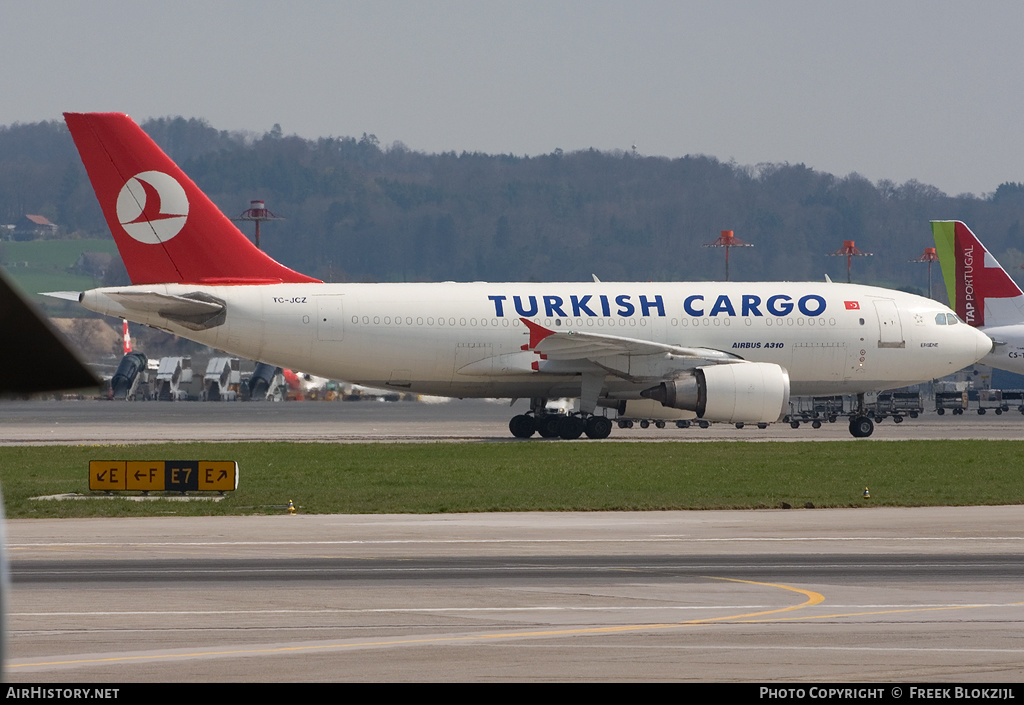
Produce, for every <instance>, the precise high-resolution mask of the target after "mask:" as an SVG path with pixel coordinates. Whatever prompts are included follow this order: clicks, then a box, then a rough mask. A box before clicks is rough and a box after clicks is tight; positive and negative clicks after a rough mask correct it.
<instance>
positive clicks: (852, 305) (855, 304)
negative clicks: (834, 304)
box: [844, 301, 860, 311]
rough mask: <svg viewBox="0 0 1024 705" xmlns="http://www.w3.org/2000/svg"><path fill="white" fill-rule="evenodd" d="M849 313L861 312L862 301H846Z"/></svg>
mask: <svg viewBox="0 0 1024 705" xmlns="http://www.w3.org/2000/svg"><path fill="white" fill-rule="evenodd" d="M844 303H845V304H846V310H847V311H859V310H860V301H845V302H844Z"/></svg>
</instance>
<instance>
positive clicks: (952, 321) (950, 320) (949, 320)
mask: <svg viewBox="0 0 1024 705" xmlns="http://www.w3.org/2000/svg"><path fill="white" fill-rule="evenodd" d="M959 322H960V319H959V318H957V317H956V316H954V315H953V314H952V313H947V314H946V324H947V325H951V326H952V325H956V324H957V323H959Z"/></svg>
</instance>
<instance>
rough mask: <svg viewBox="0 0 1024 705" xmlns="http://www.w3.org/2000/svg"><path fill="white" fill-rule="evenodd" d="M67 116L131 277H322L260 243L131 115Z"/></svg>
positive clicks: (207, 280) (259, 280) (226, 280)
mask: <svg viewBox="0 0 1024 705" xmlns="http://www.w3.org/2000/svg"><path fill="white" fill-rule="evenodd" d="M64 119H65V121H66V122H67V125H68V129H69V130H70V131H71V136H72V138H73V139H74V140H75V146H76V147H78V153H79V154H80V155H81V157H82V163H83V164H85V170H86V172H88V174H89V180H90V181H91V182H92V187H93V190H94V191H95V192H96V198H97V200H99V202H100V207H101V208H102V209H103V215H104V217H106V219H107V225H108V226H109V227H110V232H111V233H113V235H114V240H115V241H116V242H117V249H118V250H119V251H120V253H121V258H122V259H123V260H124V264H125V267H126V268H127V269H128V276H129V277H131V280H132V283H133V284H158V283H187V284H269V283H279V282H316V281H318V280H316V279H312V278H310V277H307V276H306V275H304V274H300V273H299V272H295V271H293V270H291V269H289V268H288V267H285V266H284V265H282V264H280V263H279V262H276V261H275V260H274V259H272V258H271V257H269V256H267V255H266V254H265V253H263V252H262V251H260V250H259V249H257V248H256V246H255V245H253V244H252V243H251V242H250V241H249V239H248V238H247V237H246V236H245V235H243V234H242V232H241V231H240V230H239V229H238V228H236V227H235V225H234V224H233V223H232V222H231V221H230V220H228V218H227V217H226V216H225V215H224V214H223V213H221V212H220V209H218V208H217V206H216V205H214V204H213V202H212V201H211V200H210V199H209V198H207V197H206V195H205V194H204V193H203V192H202V191H200V190H199V187H198V186H196V185H195V183H193V182H192V180H191V179H189V178H188V177H187V176H186V175H185V173H184V172H183V171H182V170H181V169H179V168H178V165H177V164H175V163H174V162H173V161H172V160H171V158H170V157H168V156H167V155H166V154H165V153H164V152H163V150H162V149H160V147H158V146H157V144H156V143H155V142H154V141H153V140H152V139H150V137H149V136H148V135H147V134H146V133H145V132H143V131H142V128H140V127H139V126H138V125H136V124H135V122H134V121H133V120H132V119H131V118H130V117H128V116H127V115H123V114H120V113H65V114H64Z"/></svg>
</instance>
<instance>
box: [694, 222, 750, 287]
mask: <svg viewBox="0 0 1024 705" xmlns="http://www.w3.org/2000/svg"><path fill="white" fill-rule="evenodd" d="M704 247H724V248H725V280H726V281H729V248H730V247H753V245H752V244H750V243H749V242H743V241H742V240H740V239H739V238H737V237H736V236H735V235H733V232H732V230H723V231H722V235H721V236H720V237H719V238H718V239H717V240H715V241H714V242H708V243H705V244H704Z"/></svg>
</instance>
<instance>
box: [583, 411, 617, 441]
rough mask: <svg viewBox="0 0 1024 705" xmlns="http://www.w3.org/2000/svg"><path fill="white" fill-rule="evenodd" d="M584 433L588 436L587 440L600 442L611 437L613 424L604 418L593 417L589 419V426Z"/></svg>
mask: <svg viewBox="0 0 1024 705" xmlns="http://www.w3.org/2000/svg"><path fill="white" fill-rule="evenodd" d="M583 432H584V433H586V434H587V438H592V439H594V440H595V441H599V440H601V439H602V438H607V437H608V436H610V435H611V433H612V422H611V421H609V420H608V419H607V418H606V417H604V416H591V417H590V418H589V419H587V425H586V428H585V429H584V431H583Z"/></svg>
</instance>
